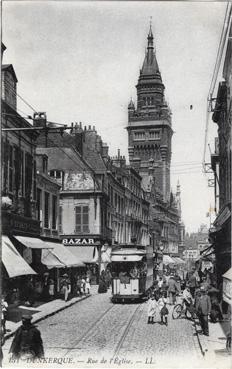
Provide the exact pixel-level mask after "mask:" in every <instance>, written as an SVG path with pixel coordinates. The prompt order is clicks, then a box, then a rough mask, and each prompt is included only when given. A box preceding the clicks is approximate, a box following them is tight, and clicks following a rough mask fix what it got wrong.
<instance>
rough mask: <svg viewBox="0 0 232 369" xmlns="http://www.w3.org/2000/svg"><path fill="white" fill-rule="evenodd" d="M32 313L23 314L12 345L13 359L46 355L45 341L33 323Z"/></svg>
mask: <svg viewBox="0 0 232 369" xmlns="http://www.w3.org/2000/svg"><path fill="white" fill-rule="evenodd" d="M31 319H32V317H31V316H30V315H23V316H22V325H21V327H19V328H18V329H17V331H16V332H15V336H14V339H13V341H12V344H11V347H10V351H9V352H10V353H12V359H20V358H23V357H24V358H30V359H36V358H42V357H44V349H43V341H42V338H41V335H40V331H39V330H38V329H37V328H36V327H35V326H34V325H33V324H32V323H31Z"/></svg>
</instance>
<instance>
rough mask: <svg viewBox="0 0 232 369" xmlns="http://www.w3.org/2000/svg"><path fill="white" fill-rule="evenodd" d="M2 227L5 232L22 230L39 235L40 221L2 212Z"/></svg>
mask: <svg viewBox="0 0 232 369" xmlns="http://www.w3.org/2000/svg"><path fill="white" fill-rule="evenodd" d="M2 227H3V230H4V231H5V232H11V231H13V232H19V231H20V232H23V233H34V234H36V235H39V233H40V222H39V221H38V220H34V219H30V218H25V217H23V216H20V215H17V214H12V213H7V212H5V211H3V212H2Z"/></svg>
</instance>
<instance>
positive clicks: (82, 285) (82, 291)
mask: <svg viewBox="0 0 232 369" xmlns="http://www.w3.org/2000/svg"><path fill="white" fill-rule="evenodd" d="M85 287H86V281H85V277H84V276H82V278H81V293H82V294H84V295H85V292H86V291H85Z"/></svg>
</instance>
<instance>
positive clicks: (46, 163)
mask: <svg viewBox="0 0 232 369" xmlns="http://www.w3.org/2000/svg"><path fill="white" fill-rule="evenodd" d="M47 171H48V158H46V157H43V173H47Z"/></svg>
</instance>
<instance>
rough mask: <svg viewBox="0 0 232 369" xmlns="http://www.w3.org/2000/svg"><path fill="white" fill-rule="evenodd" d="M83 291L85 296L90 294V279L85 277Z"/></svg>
mask: <svg viewBox="0 0 232 369" xmlns="http://www.w3.org/2000/svg"><path fill="white" fill-rule="evenodd" d="M85 290H86V292H87V294H88V295H89V294H90V279H89V277H86V281H85Z"/></svg>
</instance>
